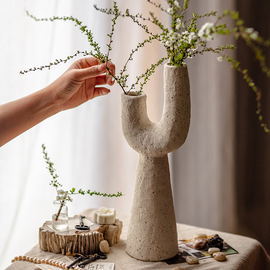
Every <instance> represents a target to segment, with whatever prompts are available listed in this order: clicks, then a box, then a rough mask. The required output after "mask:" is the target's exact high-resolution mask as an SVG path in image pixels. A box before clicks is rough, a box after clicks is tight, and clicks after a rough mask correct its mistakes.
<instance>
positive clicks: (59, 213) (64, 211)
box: [52, 200, 68, 231]
mask: <svg viewBox="0 0 270 270" xmlns="http://www.w3.org/2000/svg"><path fill="white" fill-rule="evenodd" d="M52 226H53V229H54V230H56V231H66V230H68V207H67V206H66V202H63V201H58V200H55V201H53V215H52Z"/></svg>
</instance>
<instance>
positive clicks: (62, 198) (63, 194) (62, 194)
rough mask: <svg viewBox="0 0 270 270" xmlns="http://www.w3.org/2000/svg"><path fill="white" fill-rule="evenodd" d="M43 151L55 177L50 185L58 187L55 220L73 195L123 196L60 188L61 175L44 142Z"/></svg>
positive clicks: (120, 193)
mask: <svg viewBox="0 0 270 270" xmlns="http://www.w3.org/2000/svg"><path fill="white" fill-rule="evenodd" d="M42 152H43V158H44V159H45V161H46V163H47V165H48V167H47V168H48V170H49V172H50V174H51V176H52V178H53V179H52V180H51V182H50V185H52V186H53V187H55V188H56V192H57V196H56V200H57V201H59V202H60V207H59V210H58V212H57V213H56V215H55V221H57V220H58V217H59V215H60V213H61V210H62V207H63V206H64V204H65V203H66V202H68V201H69V202H72V198H71V195H75V194H81V195H85V194H88V195H90V196H93V195H97V196H103V197H121V196H123V194H122V192H117V193H116V194H107V193H100V192H97V191H91V190H87V191H85V190H82V189H79V190H78V191H77V192H76V189H75V188H72V189H71V190H70V191H64V190H63V189H59V188H60V187H62V184H60V183H59V182H58V180H57V179H58V177H59V176H58V175H57V174H56V173H55V169H54V167H53V166H54V163H53V162H51V161H50V158H49V157H48V153H47V152H46V146H45V145H44V144H42Z"/></svg>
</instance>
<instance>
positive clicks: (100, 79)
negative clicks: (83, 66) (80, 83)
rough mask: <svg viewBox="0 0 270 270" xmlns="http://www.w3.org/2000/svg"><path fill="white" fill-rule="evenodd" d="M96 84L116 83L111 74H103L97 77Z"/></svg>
mask: <svg viewBox="0 0 270 270" xmlns="http://www.w3.org/2000/svg"><path fill="white" fill-rule="evenodd" d="M95 84H96V85H103V84H108V85H113V84H114V78H113V77H112V76H109V75H101V76H98V77H96V83H95Z"/></svg>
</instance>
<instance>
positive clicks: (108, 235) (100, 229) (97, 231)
mask: <svg viewBox="0 0 270 270" xmlns="http://www.w3.org/2000/svg"><path fill="white" fill-rule="evenodd" d="M69 219H75V218H69ZM51 226H52V222H51V221H46V222H45V223H44V224H43V226H42V227H40V228H39V247H40V249H41V250H43V251H49V252H53V253H56V254H57V253H61V254H62V255H66V254H74V253H80V254H83V255H90V254H95V253H96V252H98V251H99V243H100V242H101V241H102V240H104V239H105V240H107V241H108V243H109V245H110V246H113V245H115V244H116V243H117V242H118V241H119V238H120V235H121V232H122V227H123V222H122V221H120V220H119V219H116V220H115V223H114V224H112V225H99V224H97V223H94V225H92V226H91V227H90V230H89V231H82V230H80V231H79V230H76V229H72V230H68V231H64V232H58V231H55V230H53V229H52V228H51Z"/></svg>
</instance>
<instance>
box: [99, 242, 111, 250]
mask: <svg viewBox="0 0 270 270" xmlns="http://www.w3.org/2000/svg"><path fill="white" fill-rule="evenodd" d="M99 249H100V251H101V252H102V253H109V251H110V246H109V243H108V241H107V240H102V241H101V242H100V243H99Z"/></svg>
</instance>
